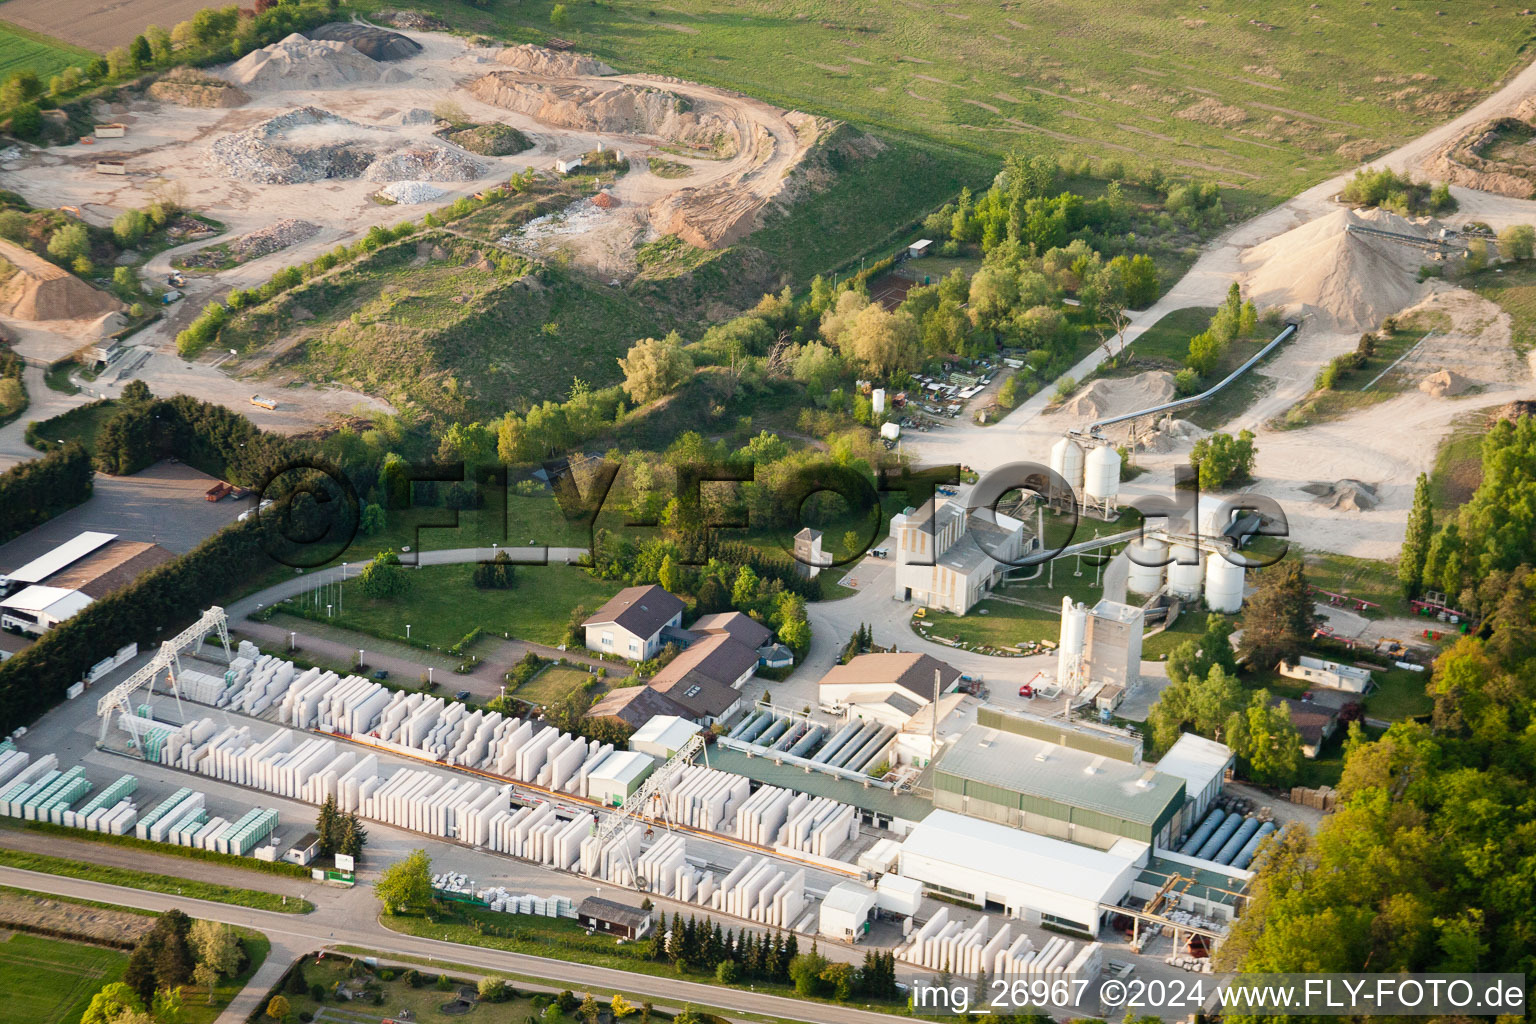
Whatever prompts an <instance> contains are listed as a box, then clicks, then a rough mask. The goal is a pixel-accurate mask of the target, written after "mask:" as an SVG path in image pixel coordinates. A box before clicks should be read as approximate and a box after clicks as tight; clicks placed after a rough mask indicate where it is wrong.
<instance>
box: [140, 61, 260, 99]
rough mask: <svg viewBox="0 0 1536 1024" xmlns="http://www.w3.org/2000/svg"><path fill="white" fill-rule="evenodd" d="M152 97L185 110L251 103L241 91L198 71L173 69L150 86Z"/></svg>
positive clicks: (219, 79)
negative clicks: (185, 108) (188, 108)
mask: <svg viewBox="0 0 1536 1024" xmlns="http://www.w3.org/2000/svg"><path fill="white" fill-rule="evenodd" d="M149 96H150V98H151V99H156V100H159V101H160V102H162V103H175V104H177V105H179V106H183V107H238V106H240V105H241V104H242V103H245V102H246V101H247V100H249V99H250V97H249V96H247V95H246V94H245V92H244V91H242V90H241V89H239V88H238V87H236V86H234V85H231V84H230V83H229V82H226V81H224V79H222V78H218V77H216V76H214V75H210V74H208V73H207V72H206V71H199V70H197V69H196V68H172V69H171V70H170V71H167V72H166V73H165V74H164V75H162V76H161V77H160V80H159V81H157V82H154V83H153V84H151V85H150V87H149Z"/></svg>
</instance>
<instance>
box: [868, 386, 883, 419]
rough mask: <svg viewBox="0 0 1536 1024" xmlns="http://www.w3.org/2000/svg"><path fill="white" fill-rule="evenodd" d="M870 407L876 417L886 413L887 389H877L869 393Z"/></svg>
mask: <svg viewBox="0 0 1536 1024" xmlns="http://www.w3.org/2000/svg"><path fill="white" fill-rule="evenodd" d="M869 407H870V409H871V410H872V411H873V412H874V414H875V415H876V416H879V415H880V414H881V413H883V412H885V388H875V390H873V391H871V392H870V393H869Z"/></svg>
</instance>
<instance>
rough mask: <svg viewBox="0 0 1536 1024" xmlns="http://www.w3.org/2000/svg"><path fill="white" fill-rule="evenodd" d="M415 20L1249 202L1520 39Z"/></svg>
mask: <svg viewBox="0 0 1536 1024" xmlns="http://www.w3.org/2000/svg"><path fill="white" fill-rule="evenodd" d="M362 6H363V8H364V9H365V10H367V9H374V8H383V7H386V6H388V4H386V3H385V2H384V0H367V2H366V3H364V4H363V5H362ZM417 6H418V8H419V9H421V10H424V11H429V12H431V13H434V14H439V15H442V16H444V17H445V18H447V19H448V20H449V22H450V23H451V24H453V25H455V26H456V27H458V28H460V29H462V30H465V31H473V32H489V33H492V34H495V35H498V36H502V37H506V38H510V39H514V40H516V41H519V42H522V41H528V42H537V43H543V42H546V41H547V40H548V39H549V38H550V37H552V36H557V35H558V36H561V37H564V38H567V39H570V40H572V41H573V43H574V44H575V46H576V48H577V49H580V50H590V51H592V52H594V53H596V54H597V55H598V56H600V57H602V58H603V59H604V60H607V61H609V62H610V63H612V64H614V65H615V66H616V67H618V68H619V69H620V70H623V71H651V72H660V73H663V74H669V75H677V76H680V77H684V78H689V79H694V80H699V81H704V82H709V83H714V84H720V85H724V86H728V87H730V88H733V89H739V90H741V91H742V92H745V93H747V94H748V95H752V96H756V97H758V98H760V99H764V100H768V101H770V102H773V103H776V104H778V105H780V106H783V107H785V108H788V109H799V110H806V111H811V112H815V113H822V114H828V115H831V116H835V117H841V118H845V119H847V120H849V121H852V122H854V123H856V124H861V125H865V126H870V127H876V128H880V129H884V130H886V131H889V132H894V133H899V134H907V135H914V136H921V137H926V138H928V139H932V140H937V141H941V142H943V143H945V144H947V145H950V146H954V147H956V148H961V149H966V150H971V151H975V152H984V153H990V154H998V153H1002V152H1005V151H1007V150H1009V149H1011V148H1013V147H1014V146H1018V145H1022V146H1025V147H1027V148H1029V149H1030V150H1033V151H1044V152H1050V151H1055V152H1060V151H1064V150H1073V151H1078V152H1085V153H1092V154H1094V155H1097V156H1104V157H1108V158H1113V159H1119V160H1125V161H1128V162H1130V163H1133V164H1134V163H1140V162H1142V161H1152V160H1155V161H1158V162H1160V163H1162V164H1163V165H1164V166H1167V167H1169V168H1171V169H1173V170H1175V171H1187V172H1192V173H1196V174H1199V175H1201V176H1203V177H1206V178H1210V179H1213V180H1220V181H1226V182H1230V183H1232V184H1234V185H1238V186H1242V187H1244V188H1249V189H1253V190H1254V191H1255V192H1256V193H1258V194H1260V195H1267V196H1269V197H1271V198H1278V197H1280V196H1289V195H1292V194H1294V193H1296V192H1297V191H1300V190H1301V189H1302V188H1303V187H1304V186H1305V185H1307V184H1309V183H1312V182H1316V181H1318V180H1321V179H1322V178H1324V177H1326V176H1327V175H1328V174H1329V173H1330V172H1333V171H1337V170H1339V169H1342V168H1344V167H1346V166H1348V165H1349V164H1351V163H1353V162H1355V161H1357V160H1359V159H1362V158H1364V157H1366V156H1368V155H1370V154H1372V153H1376V152H1381V151H1383V150H1384V149H1386V148H1389V147H1390V146H1391V145H1393V144H1395V143H1399V142H1402V141H1403V140H1405V139H1408V138H1410V137H1413V136H1415V135H1418V134H1420V133H1422V132H1423V131H1424V130H1425V129H1426V128H1428V127H1430V126H1431V125H1433V124H1436V123H1439V122H1441V121H1443V120H1445V119H1446V118H1447V117H1448V116H1450V114H1451V113H1452V112H1453V111H1454V110H1459V109H1462V108H1463V107H1465V106H1467V105H1469V104H1470V103H1471V102H1472V101H1473V100H1474V99H1475V97H1476V96H1478V95H1480V94H1482V93H1484V92H1486V91H1488V90H1489V88H1490V87H1491V86H1492V85H1493V84H1494V83H1495V82H1497V81H1499V80H1500V79H1501V78H1503V77H1504V76H1505V75H1506V74H1508V73H1509V72H1510V71H1511V70H1512V69H1513V68H1514V66H1515V65H1516V63H1517V62H1518V61H1519V60H1521V54H1522V51H1523V50H1524V48H1525V47H1526V46H1527V45H1528V43H1529V41H1530V40H1531V38H1532V35H1533V31H1536V26H1533V24H1532V23H1531V21H1530V20H1529V19H1521V18H1520V17H1519V15H1518V13H1517V12H1518V10H1519V7H1518V5H1515V6H1501V7H1497V8H1489V7H1486V6H1485V7H1480V8H1479V9H1478V10H1477V12H1476V17H1475V19H1471V18H1469V17H1464V16H1444V15H1443V14H1442V13H1441V12H1438V11H1437V10H1436V9H1435V8H1434V5H1431V4H1404V5H1401V9H1397V8H1392V9H1390V10H1389V9H1388V7H1389V5H1386V4H1374V5H1369V6H1367V5H1360V4H1338V5H1326V6H1313V5H1312V4H1311V3H1310V2H1309V0H1283V2H1277V3H1272V4H1266V5H1264V6H1263V7H1262V8H1257V7H1253V6H1251V5H1242V4H1233V3H1212V4H1207V5H1204V6H1196V5H1191V6H1189V7H1188V8H1170V7H1169V6H1168V5H1166V4H1164V3H1161V2H1159V0H1126V2H1124V3H1119V4H1115V5H1101V6H1096V7H1094V8H1093V9H1091V10H1085V9H1084V8H1083V7H1082V6H1081V5H1070V4H1052V5H1042V4H1033V5H1023V4H1019V5H1012V6H1008V7H1004V6H1002V5H997V4H986V3H981V2H978V0H961V2H957V3H952V4H947V5H944V6H938V7H936V6H933V5H929V4H921V3H915V2H914V3H910V4H908V3H881V4H875V3H867V2H866V3H856V4H847V3H834V2H832V0H725V2H718V0H709V2H706V0H675V2H673V3H670V4H668V5H667V6H665V7H658V6H656V5H653V4H651V3H646V2H642V0H616V2H613V3H606V4H601V5H586V4H579V5H578V4H568V5H566V12H567V20H566V22H565V23H563V24H562V25H560V26H559V27H558V28H556V27H552V26H551V25H550V20H549V19H550V10H551V7H552V6H553V5H552V2H551V0H527V2H524V3H520V4H515V5H511V4H501V5H489V6H488V7H484V8H479V7H475V6H472V5H471V4H469V3H466V2H463V0H426V2H424V3H422V4H418V5H417ZM1415 73H1418V76H1421V77H1415Z"/></svg>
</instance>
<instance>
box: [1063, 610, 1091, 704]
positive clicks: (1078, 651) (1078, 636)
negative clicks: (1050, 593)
mask: <svg viewBox="0 0 1536 1024" xmlns="http://www.w3.org/2000/svg"><path fill="white" fill-rule="evenodd" d="M1087 632H1088V607H1087V606H1086V605H1081V604H1078V603H1077V602H1075V601H1073V600H1072V599H1071V598H1070V597H1064V598H1062V599H1061V645H1060V646H1059V647H1058V648H1057V650H1056V683H1057V685H1059V686H1067V685H1068V683H1069V682H1070V679H1071V676H1072V673H1073V672H1074V671H1075V670H1076V669H1077V665H1078V661H1079V660H1080V659H1081V658H1082V656H1083V640H1084V637H1085V635H1086V634H1087Z"/></svg>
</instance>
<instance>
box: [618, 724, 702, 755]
mask: <svg viewBox="0 0 1536 1024" xmlns="http://www.w3.org/2000/svg"><path fill="white" fill-rule="evenodd" d="M702 731H703V730H702V729H701V728H700V726H699V724H698V723H697V722H692V721H689V720H688V719H686V718H684V717H682V716H681V715H654V716H652V717H651V719H650V721H648V722H646V723H645V724H644V725H642V726H641V727H640V728H638V729H636V730H635V732H634V734H633V735H632V736H630V737H629V749H630V750H638V751H640V752H641V753H642V754H649V755H651V756H652V757H655V758H659V759H661V760H663V761H666V760H670V759H671V757H672V755H674V754H676V753H677V752H678V751H679V750H682V749H683V747H684V745H686V744H687V742H688V741H689V740H691V739H692V738H693V737H695V736H697V735H698V734H699V733H700V732H702Z"/></svg>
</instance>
